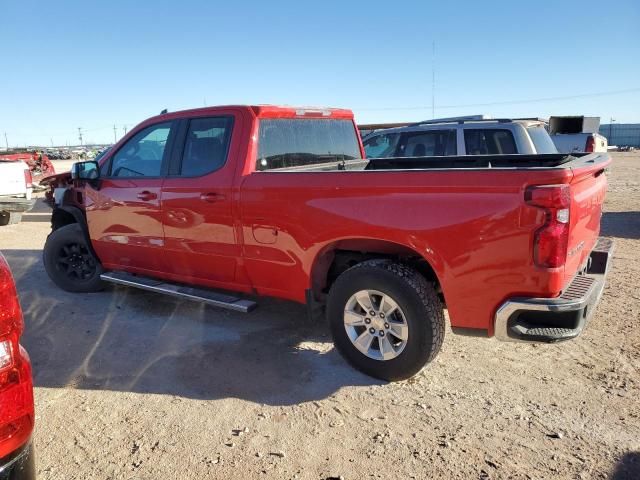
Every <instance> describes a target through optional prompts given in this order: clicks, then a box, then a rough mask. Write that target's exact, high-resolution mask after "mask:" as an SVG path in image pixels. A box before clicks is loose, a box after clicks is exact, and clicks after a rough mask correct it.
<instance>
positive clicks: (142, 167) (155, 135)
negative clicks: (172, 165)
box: [111, 122, 172, 177]
mask: <svg viewBox="0 0 640 480" xmlns="http://www.w3.org/2000/svg"><path fill="white" fill-rule="evenodd" d="M171 125H172V123H171V122H166V123H159V124H157V125H153V126H151V127H147V128H145V129H144V130H141V131H140V132H138V133H137V134H136V135H134V136H133V138H131V139H130V140H129V141H128V142H127V143H125V144H124V146H123V147H122V148H121V149H120V150H118V151H117V152H116V154H115V155H114V156H113V158H112V159H111V176H112V177H159V176H160V174H161V172H162V160H163V159H164V156H165V153H166V147H167V140H168V138H169V133H170V132H171Z"/></svg>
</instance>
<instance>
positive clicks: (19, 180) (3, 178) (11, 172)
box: [0, 160, 35, 226]
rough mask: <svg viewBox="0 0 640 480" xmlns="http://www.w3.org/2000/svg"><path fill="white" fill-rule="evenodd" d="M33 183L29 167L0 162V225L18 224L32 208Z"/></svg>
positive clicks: (19, 162) (16, 163)
mask: <svg viewBox="0 0 640 480" xmlns="http://www.w3.org/2000/svg"><path fill="white" fill-rule="evenodd" d="M32 191H33V183H32V179H31V171H30V170H29V167H28V166H27V165H26V164H25V163H24V162H21V161H14V160H9V161H3V160H0V225H1V226H4V225H10V224H14V223H19V222H20V220H21V219H22V213H23V212H28V211H29V210H31V209H32V208H33V205H34V203H35V200H33V199H32V198H31V195H32Z"/></svg>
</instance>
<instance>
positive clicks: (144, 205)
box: [43, 106, 613, 380]
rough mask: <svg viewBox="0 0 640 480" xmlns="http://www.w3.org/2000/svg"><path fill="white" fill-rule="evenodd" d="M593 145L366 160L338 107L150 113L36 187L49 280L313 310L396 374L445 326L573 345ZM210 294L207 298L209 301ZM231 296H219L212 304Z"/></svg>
mask: <svg viewBox="0 0 640 480" xmlns="http://www.w3.org/2000/svg"><path fill="white" fill-rule="evenodd" d="M610 161H611V160H610V158H609V156H608V155H607V154H590V155H584V154H579V155H575V156H570V155H563V154H557V153H555V154H546V155H538V154H529V155H476V156H451V157H446V158H445V159H443V157H420V158H409V159H407V158H406V157H404V158H384V159H379V160H376V159H373V160H370V161H367V160H366V159H365V154H364V150H363V146H362V142H361V140H360V136H359V134H358V131H357V127H356V125H355V123H354V119H353V114H352V113H351V112H350V111H348V110H341V109H309V108H290V107H274V106H228V107H211V108H201V109H195V110H187V111H181V112H172V113H163V114H161V115H159V116H156V117H153V118H150V119H148V120H146V121H144V122H143V123H141V124H140V125H138V126H137V127H136V128H134V129H133V130H132V131H131V132H129V134H128V135H127V136H126V137H124V138H123V139H122V140H120V141H119V142H118V143H117V144H116V145H114V146H113V148H112V149H111V150H110V151H109V152H108V153H107V154H106V155H104V156H103V157H102V158H101V159H100V161H99V162H82V163H77V164H75V165H74V166H73V168H72V170H71V172H70V173H68V174H61V175H57V176H53V177H49V178H48V179H45V180H44V181H43V182H44V183H45V184H46V185H48V187H49V190H48V193H47V198H48V200H49V201H50V203H51V204H52V206H53V213H52V220H51V222H52V232H51V234H50V235H49V237H48V239H47V242H46V245H45V247H44V252H43V258H44V264H45V267H46V271H47V273H48V274H49V276H50V278H51V279H52V280H53V282H54V283H56V284H57V285H58V286H59V287H61V288H63V289H65V290H68V291H72V292H93V291H97V290H100V289H102V288H103V287H104V285H105V282H112V283H117V284H124V285H129V286H132V287H138V288H143V289H147V290H151V291H156V292H159V293H164V294H167V295H174V296H178V297H182V298H189V299H194V300H199V301H203V302H207V303H210V304H212V305H217V306H220V307H225V308H230V309H233V310H237V311H243V312H248V311H250V310H252V309H253V308H254V307H255V305H256V304H255V302H254V301H253V300H251V298H250V297H247V295H246V294H257V295H266V296H273V297H279V298H284V299H289V300H293V301H296V302H300V303H304V304H306V305H307V308H308V311H309V312H310V315H309V316H310V317H312V318H315V317H317V316H318V312H322V311H324V312H326V318H327V320H328V322H329V325H330V329H331V332H332V335H333V339H334V344H335V346H336V347H337V349H338V350H339V351H340V352H341V354H342V355H343V356H344V357H345V358H346V359H347V360H348V361H349V362H350V363H351V364H352V365H354V366H355V367H356V368H358V369H360V370H362V371H363V372H365V373H367V374H369V375H372V376H375V377H378V378H382V379H387V380H397V379H402V378H407V377H410V376H412V375H414V374H415V373H416V372H418V371H419V370H420V369H421V368H422V367H423V366H424V365H425V364H426V363H427V362H429V361H430V360H432V359H433V358H434V357H435V355H436V354H437V353H438V351H439V349H440V347H441V345H442V342H443V339H444V333H445V316H444V309H445V308H446V309H447V310H448V316H449V320H450V323H451V327H452V328H453V330H454V332H457V333H463V334H471V335H478V336H496V337H497V338H498V339H500V340H509V341H534V342H556V341H560V340H567V339H570V338H573V337H576V336H577V335H579V334H580V332H581V331H582V330H583V328H584V326H585V324H586V323H587V320H588V319H589V318H590V317H591V315H592V313H593V310H594V307H595V305H596V304H597V302H598V300H599V298H600V295H601V293H602V291H603V286H604V277H605V276H606V272H607V270H608V266H609V264H610V257H611V252H612V247H613V246H612V243H611V242H610V241H608V240H606V239H603V238H599V236H598V235H599V229H600V217H601V209H602V204H603V200H604V195H605V191H606V185H607V182H606V175H605V169H606V167H607V166H608V165H609V163H610ZM219 290H225V291H226V292H225V293H222V292H220V291H219ZM231 292H235V293H231Z"/></svg>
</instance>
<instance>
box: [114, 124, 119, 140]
mask: <svg viewBox="0 0 640 480" xmlns="http://www.w3.org/2000/svg"><path fill="white" fill-rule="evenodd" d="M117 141H118V134H117V129H116V126H115V125H114V126H113V143H116V142H117Z"/></svg>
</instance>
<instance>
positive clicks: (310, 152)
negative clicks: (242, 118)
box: [256, 118, 361, 171]
mask: <svg viewBox="0 0 640 480" xmlns="http://www.w3.org/2000/svg"><path fill="white" fill-rule="evenodd" d="M360 157H361V154H360V145H359V142H358V134H357V132H356V129H355V126H354V124H353V121H352V120H346V119H345V120H342V119H310V118H299V119H298V118H296V119H292V118H265V119H261V120H260V127H259V134H258V155H257V159H256V170H257V171H267V170H279V169H286V168H295V167H305V166H311V165H321V164H335V163H338V164H343V165H344V162H346V161H349V160H358V159H360Z"/></svg>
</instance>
